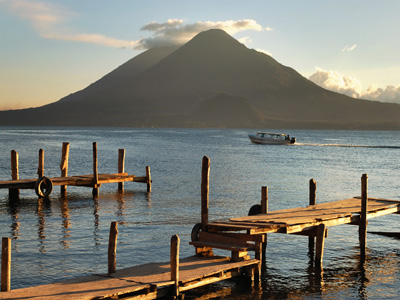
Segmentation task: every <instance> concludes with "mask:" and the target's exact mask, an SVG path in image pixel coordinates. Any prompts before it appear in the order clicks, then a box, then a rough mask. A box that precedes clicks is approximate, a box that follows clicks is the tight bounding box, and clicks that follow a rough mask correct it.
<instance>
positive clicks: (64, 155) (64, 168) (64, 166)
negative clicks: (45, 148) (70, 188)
mask: <svg viewBox="0 0 400 300" xmlns="http://www.w3.org/2000/svg"><path fill="white" fill-rule="evenodd" d="M68 158H69V143H65V142H64V143H63V145H62V152H61V163H60V170H61V177H67V176H68ZM60 187H61V194H62V195H64V196H65V194H66V193H67V186H66V185H61V186H60Z"/></svg>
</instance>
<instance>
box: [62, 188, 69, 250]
mask: <svg viewBox="0 0 400 300" xmlns="http://www.w3.org/2000/svg"><path fill="white" fill-rule="evenodd" d="M60 202H61V203H60V204H61V205H60V208H61V217H62V223H61V224H62V228H63V231H62V235H63V238H62V240H61V241H60V243H61V245H62V247H63V249H68V248H69V244H70V242H69V238H70V236H71V230H70V226H71V221H70V213H69V207H68V198H67V197H64V196H61V198H60Z"/></svg>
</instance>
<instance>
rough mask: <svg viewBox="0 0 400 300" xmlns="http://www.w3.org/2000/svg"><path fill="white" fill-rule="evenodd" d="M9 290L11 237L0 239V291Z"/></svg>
mask: <svg viewBox="0 0 400 300" xmlns="http://www.w3.org/2000/svg"><path fill="white" fill-rule="evenodd" d="M10 290H11V238H6V237H3V238H2V241H1V291H2V292H9V291H10Z"/></svg>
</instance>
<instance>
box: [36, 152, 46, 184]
mask: <svg viewBox="0 0 400 300" xmlns="http://www.w3.org/2000/svg"><path fill="white" fill-rule="evenodd" d="M37 174H38V178H42V177H43V176H44V150H43V149H39V166H38V171H37Z"/></svg>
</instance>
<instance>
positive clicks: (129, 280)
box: [0, 157, 400, 300]
mask: <svg viewBox="0 0 400 300" xmlns="http://www.w3.org/2000/svg"><path fill="white" fill-rule="evenodd" d="M209 174H210V160H209V159H208V157H204V158H203V166H202V182H201V223H198V224H196V225H195V226H194V227H193V229H192V234H191V238H192V241H191V242H190V244H191V245H193V246H194V247H195V250H196V251H195V253H196V256H193V257H189V258H185V259H179V248H180V240H179V237H178V236H177V235H175V236H173V237H172V238H171V259H170V262H168V263H151V264H146V265H142V266H136V267H131V268H126V269H122V270H118V271H117V270H116V245H117V235H118V229H117V223H116V222H113V223H112V224H111V228H110V241H109V251H108V263H109V267H108V270H109V271H108V274H102V275H92V276H86V277H82V278H77V279H73V280H68V281H63V282H60V283H55V284H49V285H43V286H38V287H31V288H24V289H18V290H14V291H10V275H9V274H10V264H11V254H10V249H11V239H10V238H3V251H2V291H4V292H2V293H0V299H38V298H40V299H45V300H47V299H48V300H50V299H51V300H52V299H110V300H111V299H157V298H160V297H165V296H169V297H171V298H177V297H180V295H182V294H181V293H182V292H185V291H188V290H190V289H193V288H197V287H200V286H203V285H207V284H210V283H214V282H218V281H221V280H225V279H229V278H232V277H235V276H239V275H247V276H248V277H250V278H251V279H252V280H253V281H255V282H256V283H259V282H260V278H261V271H262V270H263V268H262V264H263V263H265V252H266V246H267V234H270V233H283V234H287V235H290V234H296V235H304V236H307V237H308V244H309V249H310V251H312V253H314V250H315V263H316V267H320V268H321V270H322V258H323V252H324V241H325V238H327V232H328V227H330V226H337V225H342V224H352V225H357V226H359V230H358V234H359V241H360V252H361V255H360V259H361V260H364V259H365V250H366V241H367V240H366V238H367V225H368V219H371V218H375V217H379V216H384V215H388V214H396V213H397V214H398V213H400V201H396V200H388V199H377V198H371V197H368V176H367V175H366V174H364V175H363V176H362V177H361V196H360V197H352V198H349V199H345V200H338V201H333V202H325V203H320V204H316V182H315V181H314V180H313V179H311V180H310V196H309V205H308V206H306V207H297V208H290V209H284V210H278V211H272V212H268V188H267V187H262V189H261V203H260V204H256V205H254V206H252V207H251V208H250V211H249V214H248V215H247V216H244V217H237V218H231V219H228V220H223V221H212V222H210V221H209V220H208V211H209ZM100 177H101V176H100ZM100 177H99V178H100ZM4 249H6V250H4ZM213 249H223V250H227V251H229V252H230V255H229V257H221V256H214V254H213ZM248 252H254V254H253V255H249V254H248ZM3 253H5V254H3ZM3 261H4V262H8V263H4V266H5V267H4V269H3ZM3 274H4V276H3ZM3 277H4V278H6V279H4V282H3ZM3 287H4V288H3Z"/></svg>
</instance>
